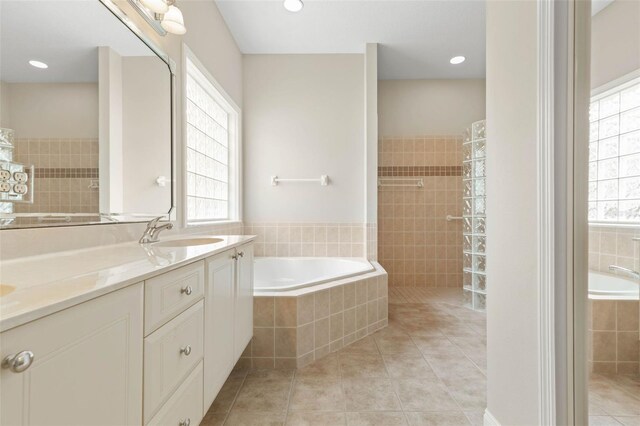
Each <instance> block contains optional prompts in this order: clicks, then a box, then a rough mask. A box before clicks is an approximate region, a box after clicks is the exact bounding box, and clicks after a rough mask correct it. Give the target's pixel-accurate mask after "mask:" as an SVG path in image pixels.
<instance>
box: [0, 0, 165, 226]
mask: <svg viewBox="0 0 640 426" xmlns="http://www.w3.org/2000/svg"><path fill="white" fill-rule="evenodd" d="M0 8H1V11H0V12H1V13H0V20H1V26H0V37H1V38H0V128H1V129H0V169H1V170H0V226H1V227H2V228H20V227H34V226H56V225H66V226H68V225H73V224H87V223H105V222H108V223H112V222H131V221H144V220H148V218H149V217H150V216H159V215H168V214H170V213H171V210H172V206H173V190H172V187H173V185H172V182H173V178H172V176H173V171H172V142H173V138H172V132H173V131H172V109H173V108H172V102H173V97H172V84H173V80H172V79H173V74H172V66H173V64H172V63H171V61H170V59H168V57H167V56H166V55H164V54H163V53H162V52H161V51H160V50H159V49H157V47H155V46H154V45H152V44H151V43H149V42H148V40H146V39H145V40H143V39H142V38H140V37H139V35H138V34H140V33H139V32H138V33H136V32H134V30H135V27H131V26H130V25H132V24H125V22H124V21H126V20H127V19H126V17H125V16H124V15H123V13H122V12H121V11H120V9H118V8H117V6H115V5H114V4H112V3H111V2H110V0H88V1H58V0H51V1H30V0H2V1H0Z"/></svg>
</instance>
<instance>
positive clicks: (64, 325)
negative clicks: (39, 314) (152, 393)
mask: <svg viewBox="0 0 640 426" xmlns="http://www.w3.org/2000/svg"><path fill="white" fill-rule="evenodd" d="M142 301H143V288H142V283H138V284H135V285H131V286H129V287H127V288H124V289H122V290H118V291H115V292H113V293H109V294H107V295H105V296H101V297H98V298H96V299H93V300H90V301H88V302H85V303H81V304H79V305H76V306H74V307H71V308H69V309H65V310H63V311H60V312H57V313H55V314H52V315H49V316H46V317H44V318H40V319H38V320H36V321H32V322H30V323H27V324H24V325H21V326H19V327H16V328H12V329H10V330H8V331H5V332H3V333H2V334H1V335H0V348H1V351H2V358H3V359H5V357H7V356H12V355H16V354H20V353H21V352H23V351H29V352H31V353H33V359H32V360H31V361H30V360H29V358H28V356H27V355H26V354H24V353H23V354H22V356H21V357H20V359H19V360H22V361H24V362H25V363H26V365H25V366H26V369H24V371H21V372H20V371H19V370H20V369H21V367H20V366H19V360H16V363H14V364H13V365H7V364H5V365H4V366H3V368H2V369H0V407H2V408H1V409H0V413H1V414H0V424H2V425H7V426H9V425H11V426H12V425H82V426H86V425H136V424H141V423H142V350H143V349H142V337H143V336H142V329H143V323H142V321H143V319H142V303H143V302H142ZM22 368H24V366H23V367H22ZM14 370H16V371H14Z"/></svg>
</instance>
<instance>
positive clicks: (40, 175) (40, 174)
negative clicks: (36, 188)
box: [35, 167, 100, 179]
mask: <svg viewBox="0 0 640 426" xmlns="http://www.w3.org/2000/svg"><path fill="white" fill-rule="evenodd" d="M35 175H36V179H44V178H92V179H98V178H99V177H100V174H99V169H98V168H74V169H71V168H59V169H52V168H48V167H45V168H42V167H41V168H36V169H35Z"/></svg>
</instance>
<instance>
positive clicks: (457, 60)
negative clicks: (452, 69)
mask: <svg viewBox="0 0 640 426" xmlns="http://www.w3.org/2000/svg"><path fill="white" fill-rule="evenodd" d="M465 59H467V58H465V57H464V56H454V57H453V58H451V59H449V62H450V63H452V64H453V65H458V64H461V63H463V62H464V60H465Z"/></svg>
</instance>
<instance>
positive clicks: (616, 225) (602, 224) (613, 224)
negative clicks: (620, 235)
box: [589, 222, 640, 229]
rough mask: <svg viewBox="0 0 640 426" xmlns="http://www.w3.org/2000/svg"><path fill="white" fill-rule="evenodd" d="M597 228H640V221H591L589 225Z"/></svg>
mask: <svg viewBox="0 0 640 426" xmlns="http://www.w3.org/2000/svg"><path fill="white" fill-rule="evenodd" d="M592 226H593V227H596V228H624V229H640V223H628V222H589V227H592Z"/></svg>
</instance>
